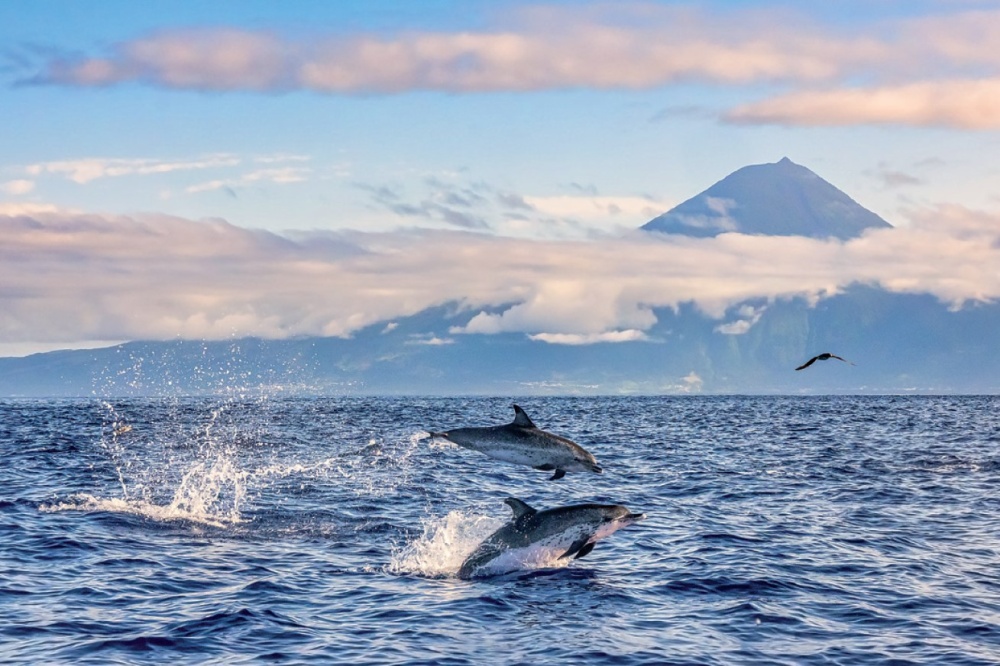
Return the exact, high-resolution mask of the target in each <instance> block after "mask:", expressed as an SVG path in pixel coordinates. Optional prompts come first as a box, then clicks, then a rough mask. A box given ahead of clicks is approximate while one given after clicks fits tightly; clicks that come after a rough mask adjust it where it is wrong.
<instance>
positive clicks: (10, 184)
mask: <svg viewBox="0 0 1000 666" xmlns="http://www.w3.org/2000/svg"><path fill="white" fill-rule="evenodd" d="M33 189H35V181H33V180H8V181H7V182H6V183H2V184H0V192H3V193H4V194H11V195H14V196H17V195H20V194H27V193H28V192H31V191H32V190H33Z"/></svg>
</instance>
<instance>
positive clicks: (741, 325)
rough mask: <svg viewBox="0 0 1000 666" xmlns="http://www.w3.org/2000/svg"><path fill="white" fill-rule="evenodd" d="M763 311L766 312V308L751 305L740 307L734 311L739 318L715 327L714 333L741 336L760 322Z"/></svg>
mask: <svg viewBox="0 0 1000 666" xmlns="http://www.w3.org/2000/svg"><path fill="white" fill-rule="evenodd" d="M765 310H767V306H761V307H754V306H752V305H741V306H740V307H739V308H738V309H737V311H736V314H737V316H738V317H740V318H739V319H736V320H735V321H730V322H726V323H725V324H720V325H718V326H716V327H715V331H716V332H717V333H722V334H723V335H743V334H744V333H746V332H747V331H749V330H750V329H751V328H753V325H754V324H756V323H757V322H758V321H760V318H761V317H762V316H763V315H764V311H765Z"/></svg>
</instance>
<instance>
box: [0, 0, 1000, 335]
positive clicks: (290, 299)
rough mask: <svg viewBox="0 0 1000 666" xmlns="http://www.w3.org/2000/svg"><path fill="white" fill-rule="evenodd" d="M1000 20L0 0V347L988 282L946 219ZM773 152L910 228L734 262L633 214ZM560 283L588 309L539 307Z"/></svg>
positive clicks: (979, 133) (570, 325) (951, 6)
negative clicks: (660, 234)
mask: <svg viewBox="0 0 1000 666" xmlns="http://www.w3.org/2000/svg"><path fill="white" fill-rule="evenodd" d="M998 43H1000V3H997V2H985V1H979V2H977V1H972V0H970V1H967V2H963V1H961V0H951V1H948V2H944V1H929V0H928V1H924V2H903V1H894V0H875V1H872V0H869V1H867V2H854V1H847V2H839V3H819V2H815V3H791V2H784V3H780V2H775V3H767V2H708V3H705V2H702V3H695V4H688V3H674V2H635V3H603V4H602V3H584V2H548V3H530V2H446V1H443V0H441V1H438V2H420V3H412V2H295V3H274V2H214V3H194V2H161V3H134V2H97V3H79V2H57V1H50V2H21V1H16V0H15V1H8V2H4V3H0V44H2V49H0V80H2V82H3V87H2V88H0V108H2V109H3V116H2V117H3V120H4V121H3V122H2V123H0V145H2V146H3V147H4V150H3V151H2V154H0V226H2V228H4V229H6V231H5V236H6V241H7V242H6V243H5V244H6V245H7V252H6V253H5V255H4V262H3V264H2V265H0V285H2V284H4V283H6V287H7V288H6V290H4V289H3V288H0V299H2V300H3V301H4V302H3V303H0V306H3V311H4V312H5V314H4V315H3V319H2V320H0V355H2V354H5V353H8V354H20V353H27V352H29V351H36V350H41V349H48V348H54V347H62V346H85V345H88V344H99V343H103V342H109V341H116V340H125V339H132V338H136V337H147V338H156V339H172V338H175V337H193V338H199V337H210V338H219V337H223V338H224V337H228V336H238V335H244V334H254V335H265V336H267V337H282V336H285V335H301V334H333V335H349V334H350V333H351V332H352V331H353V330H357V327H358V326H361V325H367V324H370V323H373V322H376V321H382V320H389V319H391V318H393V317H398V316H405V315H407V314H412V313H413V312H415V311H419V309H421V308H423V307H429V306H431V305H435V304H440V303H442V302H452V301H456V302H461V303H464V304H465V305H466V306H468V307H470V308H475V307H483V306H486V305H496V304H500V303H511V302H517V303H519V305H518V306H515V308H512V309H511V311H510V312H509V313H507V314H506V315H505V316H504V317H500V318H498V319H496V320H490V321H491V322H492V323H491V325H490V326H491V327H492V328H490V329H489V330H482V331H477V332H480V333H488V332H490V331H491V330H519V331H523V332H524V333H525V334H528V335H536V336H538V335H542V336H545V335H548V336H550V339H559V340H573V341H577V342H579V341H597V342H600V341H614V340H625V339H641V336H642V331H643V330H644V327H645V328H648V326H649V317H650V316H651V314H650V311H649V306H650V304H651V303H652V304H654V305H663V304H667V305H669V304H674V303H677V302H684V301H691V300H694V301H695V302H697V303H698V304H699V306H701V307H703V309H704V310H705V311H707V312H712V313H714V314H716V315H717V316H719V317H724V316H725V313H726V309H727V308H729V307H736V306H737V305H738V303H739V301H740V299H741V298H747V297H753V296H757V297H759V296H767V297H769V298H780V297H786V296H792V295H801V294H803V293H805V294H807V295H810V296H812V297H816V298H821V297H822V295H823V294H828V293H834V292H836V290H837V289H840V288H842V287H844V286H846V285H848V284H851V283H853V282H869V283H878V284H881V285H883V286H885V287H886V288H892V289H899V290H915V291H921V290H922V291H928V292H931V293H934V294H936V295H938V296H940V297H941V298H942V299H944V300H948V301H949V302H953V303H955V304H956V306H958V305H961V304H962V303H966V302H970V301H976V300H988V299H991V298H993V297H995V296H996V295H997V294H996V293H995V292H996V291H997V290H996V288H995V287H996V284H995V283H996V282H997V281H998V280H1000V278H998V276H997V269H996V268H995V266H997V265H1000V262H997V263H993V264H991V263H990V262H992V260H993V257H992V255H991V254H988V253H987V254H986V255H984V256H982V257H981V258H979V259H977V260H978V261H982V262H984V263H982V264H978V265H977V264H975V263H973V264H972V265H971V266H970V265H969V262H970V255H969V251H970V250H969V249H968V248H966V247H964V246H962V245H961V243H965V242H969V241H970V238H971V239H975V242H976V243H977V246H976V247H977V248H978V249H979V250H983V251H988V250H989V248H991V247H992V246H993V242H994V240H995V239H994V237H993V236H991V235H990V234H991V233H992V232H993V231H995V229H996V226H997V224H998V219H1000V218H998V214H1000V190H998V189H997V186H996V183H998V182H1000V55H998V54H1000V51H998V50H997V49H996V47H995V45H996V44H998ZM783 156H788V157H790V158H791V159H792V160H793V161H795V162H798V163H800V164H803V165H805V166H808V167H809V168H811V169H813V170H814V171H816V172H817V173H819V174H820V175H821V176H823V177H824V178H826V179H827V180H829V181H831V182H832V183H834V184H835V185H837V186H838V187H840V188H841V189H843V190H844V191H846V192H847V193H848V194H850V195H851V196H852V197H854V198H855V199H856V200H857V201H859V202H860V203H862V204H863V205H865V206H866V207H868V208H870V209H872V210H873V211H875V212H876V213H878V214H880V215H881V216H882V217H884V218H885V219H887V220H888V221H889V222H891V223H892V224H894V225H896V227H897V228H898V231H899V233H897V234H895V235H889V236H888V237H887V239H883V240H882V241H881V245H882V246H883V247H891V248H893V250H894V251H899V252H903V251H905V252H906V253H908V254H907V255H906V256H905V257H902V258H901V259H894V260H893V261H888V262H887V261H884V260H882V259H881V258H879V257H875V258H872V256H870V255H871V253H870V251H869V250H868V249H865V248H862V246H861V244H856V245H851V244H845V245H838V244H829V243H826V244H822V243H820V244H818V246H817V247H813V246H808V247H805V248H804V249H803V250H802V252H801V253H797V252H793V253H792V254H791V255H789V256H792V257H802V258H803V261H807V260H806V259H805V258H806V257H810V259H809V260H808V262H807V263H803V264H801V265H800V264H795V265H789V266H787V267H786V268H784V269H782V271H780V272H781V273H782V275H783V276H784V278H783V279H784V280H785V281H784V282H782V283H781V284H778V283H777V282H775V281H773V280H768V279H765V278H766V276H765V275H763V274H761V275H757V274H752V275H747V274H743V273H741V272H740V271H741V270H743V269H738V268H733V267H732V266H731V264H730V263H729V262H730V260H731V258H732V257H733V256H735V255H734V254H733V253H734V252H737V253H738V252H752V251H753V252H756V251H760V252H762V253H763V255H764V256H771V255H772V254H773V253H774V252H775V250H776V247H772V246H768V245H767V243H764V244H763V246H761V244H760V243H758V242H757V241H753V242H751V243H750V244H749V246H747V247H742V249H739V250H736V249H734V245H733V241H732V240H731V239H730V240H729V241H725V240H723V241H719V242H718V243H715V242H711V241H709V242H706V243H704V244H698V245H696V247H694V248H691V247H688V246H687V245H684V244H683V243H681V244H678V243H676V242H668V241H657V245H656V246H655V247H653V249H648V247H647V246H648V245H649V242H648V239H647V240H640V241H636V240H635V239H634V238H633V237H632V236H631V235H630V231H631V230H633V229H635V228H636V227H638V226H639V225H641V224H642V223H644V222H645V221H647V220H648V219H650V218H651V217H654V216H655V215H657V214H659V213H661V212H663V211H665V210H667V209H668V208H670V207H671V206H673V205H675V204H677V203H680V202H681V201H683V200H684V199H687V198H688V197H690V196H693V195H694V194H696V193H698V192H699V191H701V190H703V189H705V188H706V187H708V186H709V185H711V184H712V183H714V182H716V181H717V180H719V179H721V178H723V177H724V176H725V175H727V174H728V173H730V172H731V171H733V170H735V169H737V168H739V167H741V166H744V165H747V164H755V163H763V162H774V161H777V160H779V159H780V158H781V157H783ZM29 222H30V224H29ZM206 233H208V234H209V237H208V238H206V237H205V234H206ZM150 234H152V235H154V236H155V237H157V238H159V239H160V242H159V244H154V245H150V246H147V245H145V244H144V243H142V242H139V241H138V240H136V239H141V238H145V237H147V236H149V235H150ZM213 238H214V239H215V240H214V241H213V240H212V239H213ZM727 242H728V243H729V244H728V245H727V244H726V243H727ZM774 242H779V241H774ZM126 243H128V244H127V245H126ZM206 243H207V244H208V245H209V246H213V247H215V248H216V250H217V251H218V252H219V253H221V254H220V255H218V256H217V255H213V254H212V253H211V252H207V251H206V248H205V247H203V246H201V245H198V244H206ZM951 243H956V244H957V245H956V246H955V249H954V256H953V257H952V255H951V254H949V253H948V251H947V248H950V247H951V245H950V244H951ZM191 244H195V246H192V245H191ZM217 244H222V245H224V246H225V247H219V246H218V245H217ZM758 246H760V247H758ZM140 248H146V250H145V251H148V252H149V253H150V255H148V256H146V255H142V254H141V253H140ZM233 248H244V250H245V253H243V254H234V253H233ZM275 248H280V250H276V249H275ZM441 248H449V249H450V250H451V249H454V248H457V250H455V252H456V253H455V254H452V255H450V256H449V257H442V256H441V255H440V253H437V254H436V250H437V249H441ZM462 248H465V252H467V253H468V254H469V257H464V256H463V254H462ZM470 248H471V249H470ZM581 248H583V249H581ZM591 252H598V253H601V254H600V256H594V257H592V259H593V260H594V261H601V262H603V263H605V264H607V265H608V266H609V267H611V268H613V269H614V270H618V273H614V275H619V274H621V273H628V272H629V263H628V259H626V260H625V263H624V265H620V262H621V261H622V259H621V257H622V255H626V256H632V257H635V255H637V254H641V255H643V256H642V257H641V258H640V260H639V263H640V264H642V265H647V263H646V262H648V265H647V269H646V270H647V273H646V274H645V275H643V276H641V277H642V278H643V280H642V281H643V282H644V283H646V284H644V286H642V287H641V288H640V287H638V286H637V285H636V284H634V283H631V282H629V281H628V280H623V279H613V275H612V274H611V273H608V274H605V273H604V271H603V270H602V271H596V273H597V274H599V276H600V277H599V278H592V277H591V275H592V273H593V271H591V272H588V269H587V267H584V266H576V265H575V264H574V262H573V261H571V257H573V256H578V255H581V254H582V255H587V254H588V253H591ZM269 253H271V254H269ZM503 253H506V254H503ZM647 253H651V254H650V256H649V257H646V256H645V255H646V254H647ZM605 254H607V256H604V255H605ZM681 254H683V255H684V256H683V257H681V256H680V255H681ZM498 255H499V257H498ZM693 255H697V256H699V257H701V259H700V262H699V263H698V264H696V265H692V266H691V267H690V270H691V274H689V275H686V276H677V275H674V274H673V273H669V274H665V273H662V272H660V271H661V270H666V269H658V268H657V267H658V266H666V265H687V264H688V261H687V260H686V258H687V257H690V256H693ZM511 256H517V257H520V259H519V261H506V259H507V258H509V257H511ZM817 256H819V257H821V259H820V260H819V262H820V263H821V264H822V263H823V259H822V257H827V258H828V259H827V260H828V262H829V266H830V270H829V271H828V272H823V271H820V273H821V274H822V276H823V277H822V279H820V280H813V279H811V278H812V277H813V276H812V272H814V271H813V269H814V268H815V266H813V265H812V262H814V261H816V257H817ZM973 256H974V257H979V254H978V250H977V253H976V254H974V255H973ZM192 257H196V258H197V259H192ZM359 257H368V258H369V260H368V263H365V262H364V261H362V260H361V259H359ZM399 257H407V258H409V260H410V262H411V263H409V264H407V262H405V261H400V260H399ZM484 257H487V258H490V259H496V261H497V265H495V266H492V267H491V269H490V273H491V274H490V275H489V276H483V275H479V273H481V272H482V270H481V269H482V266H483V262H484V259H483V258H484ZM845 257H846V258H845ZM712 258H714V259H715V260H717V261H718V266H719V267H720V268H719V269H716V268H715V267H716V263H714V261H713V259H712ZM952 258H953V259H954V264H955V265H954V266H952V264H951V263H948V262H949V261H951V259H952ZM501 259H504V260H501ZM902 259H905V260H907V261H906V265H905V266H900V265H897V261H901V260H902ZM464 260H469V261H474V262H476V263H474V264H470V265H463V264H462V262H463V261H464ZM866 261H872V262H874V263H873V264H872V265H867V264H865V262H866ZM963 261H964V263H962V262H963ZM72 262H77V263H75V264H74V263H72ZM192 262H193V263H192ZM199 262H200V263H199ZM525 262H527V263H528V264H530V267H529V268H530V269H529V270H525V269H524V266H525ZM443 264H448V266H447V267H444V266H443ZM747 264H748V265H753V264H754V262H752V261H749V262H745V264H744V265H747ZM764 265H766V262H764ZM847 265H849V266H850V270H848V269H846V268H845V266H847ZM887 265H888V267H887ZM70 266H75V267H76V269H77V270H79V271H81V272H83V273H86V274H87V276H88V277H87V278H86V279H78V278H75V277H73V275H74V274H73V273H72V271H71V270H69V267H70ZM726 266H728V267H729V268H727V269H726V270H728V271H729V272H728V273H722V274H720V271H721V270H722V268H721V267H726ZM928 266H937V267H938V268H937V269H936V270H935V271H934V272H933V274H931V273H929V272H928V270H929V269H928ZM619 268H620V269H621V270H619ZM920 269H923V271H924V272H921V270H920ZM609 270H611V269H609ZM797 270H798V271H802V272H803V273H804V274H803V275H799V274H797V273H796V271H797ZM310 271H312V272H310ZM452 271H454V272H452ZM699 271H704V272H705V275H704V276H701V273H699ZM247 272H250V273H253V274H254V275H255V276H263V275H267V276H268V278H267V279H266V280H265V281H264V282H261V283H260V284H257V283H255V282H253V281H250V282H246V281H245V280H243V277H241V276H244V275H245V274H246V273H247ZM806 273H808V275H806ZM470 275H475V277H462V276H470ZM29 276H30V277H29ZM310 276H312V277H315V278H316V279H314V280H312V281H310V279H309V278H310ZM389 276H392V277H393V278H394V279H395V280H396V282H395V283H393V286H389V284H388V282H389ZM552 276H555V277H552ZM699 276H701V277H699ZM681 278H683V279H681ZM758 278H759V279H758ZM807 278H809V279H807ZM189 279H190V281H189ZM592 279H596V280H598V282H596V283H595V282H592V281H591V280H592ZM286 280H287V281H288V282H287V283H286V282H285V281H286ZM456 280H457V281H458V282H459V283H460V286H461V287H462V288H461V289H458V288H456V285H455V284H454V283H455V281H456ZM699 280H700V282H699ZM694 283H698V284H699V287H698V288H692V287H691V286H690V285H691V284H694ZM650 285H652V286H650ZM748 285H750V286H749V287H748ZM241 286H244V287H245V289H243V290H242V291H241ZM251 287H252V288H251ZM647 290H651V291H650V292H649V293H647ZM331 292H337V296H336V297H329V294H330V293H331ZM581 292H582V293H585V294H588V296H587V297H586V299H585V300H588V302H590V300H591V299H596V300H594V301H593V305H594V307H593V308H591V311H590V312H573V311H571V310H572V308H567V307H563V306H557V307H547V306H546V305H545V304H546V303H551V302H552V299H563V298H576V297H579V294H580V293H581ZM480 321H482V320H480ZM566 336H569V337H566ZM543 339H544V338H543Z"/></svg>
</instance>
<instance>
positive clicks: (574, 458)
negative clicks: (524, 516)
mask: <svg viewBox="0 0 1000 666" xmlns="http://www.w3.org/2000/svg"><path fill="white" fill-rule="evenodd" d="M429 433H430V436H431V438H435V437H439V438H441V439H446V440H448V441H449V442H452V443H453V444H457V445H459V446H461V447H463V448H466V449H472V450H473V451H479V452H480V453H485V454H486V455H488V456H489V457H491V458H496V459H497V460H503V461H504V462H509V463H514V464H515V465H528V466H529V467H534V468H535V469H539V470H542V471H546V472H551V471H555V474H553V475H552V477H551V478H550V479H549V480H550V481H555V480H556V479H561V478H563V477H564V476H566V472H597V473H598V474H600V473H601V467H600V466H599V465H598V464H597V459H596V458H594V456H592V455H591V454H590V452H588V451H587V450H586V449H584V448H583V447H582V446H580V445H579V444H577V443H576V442H573V441H571V440H568V439H566V438H565V437H560V436H559V435H553V434H552V433H550V432H546V431H544V430H540V429H539V428H537V427H536V426H535V424H534V423H532V422H531V419H530V418H528V415H527V414H526V413H525V411H524V410H523V409H521V408H520V407H518V406H517V405H514V421H513V423H508V424H507V425H500V426H491V427H487V428H455V429H454V430H446V431H443V432H434V431H429Z"/></svg>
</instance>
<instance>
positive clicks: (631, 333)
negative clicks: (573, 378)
mask: <svg viewBox="0 0 1000 666" xmlns="http://www.w3.org/2000/svg"><path fill="white" fill-rule="evenodd" d="M528 337H529V338H531V339H532V340H538V341H540V342H547V343H549V344H552V345H592V344H596V343H598V342H638V341H644V340H648V339H649V338H648V337H647V336H646V334H645V333H643V332H642V331H637V330H635V329H629V330H626V331H607V332H605V333H536V334H534V335H529V336H528Z"/></svg>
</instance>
